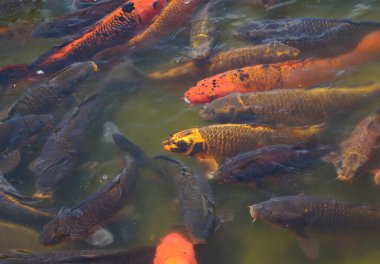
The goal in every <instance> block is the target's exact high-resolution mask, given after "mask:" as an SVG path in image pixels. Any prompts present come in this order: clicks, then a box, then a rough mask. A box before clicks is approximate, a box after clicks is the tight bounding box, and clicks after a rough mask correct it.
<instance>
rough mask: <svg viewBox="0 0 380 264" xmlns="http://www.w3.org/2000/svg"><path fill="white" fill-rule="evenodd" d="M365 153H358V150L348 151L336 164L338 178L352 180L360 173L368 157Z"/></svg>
mask: <svg viewBox="0 0 380 264" xmlns="http://www.w3.org/2000/svg"><path fill="white" fill-rule="evenodd" d="M363 158H365V157H364V156H363V155H358V154H357V153H356V152H349V151H346V152H345V153H343V155H342V156H341V158H340V159H339V160H337V161H336V162H335V163H334V165H335V167H336V173H337V177H336V178H337V179H338V180H340V181H351V180H353V179H354V178H355V177H356V176H357V175H358V174H360V169H361V168H362V166H363V165H364V164H365V162H366V160H367V159H365V160H364V159H363Z"/></svg>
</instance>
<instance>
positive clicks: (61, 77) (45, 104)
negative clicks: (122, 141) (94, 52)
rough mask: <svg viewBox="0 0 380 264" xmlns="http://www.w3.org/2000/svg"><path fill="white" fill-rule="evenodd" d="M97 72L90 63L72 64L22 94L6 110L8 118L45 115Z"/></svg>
mask: <svg viewBox="0 0 380 264" xmlns="http://www.w3.org/2000/svg"><path fill="white" fill-rule="evenodd" d="M96 71H98V67H97V65H96V64H95V63H94V62H92V61H87V62H79V63H74V64H72V65H70V66H68V67H66V68H65V69H63V70H61V71H59V72H58V73H57V74H55V75H54V76H52V77H50V78H49V79H48V80H46V81H43V82H41V83H37V84H36V85H34V86H32V87H30V88H29V89H27V90H26V91H25V92H23V93H22V94H21V95H20V96H19V97H18V99H17V100H16V102H15V103H13V104H12V106H10V107H9V108H8V110H7V116H8V118H10V117H13V116H23V115H28V114H46V113H49V112H51V111H52V110H54V108H56V107H57V106H58V105H59V104H60V103H62V102H63V101H65V100H67V99H68V98H69V96H70V95H71V94H73V93H74V92H75V91H76V90H77V89H78V87H79V84H80V83H81V82H82V81H84V80H85V79H87V78H88V77H89V76H90V75H91V74H92V73H94V72H96Z"/></svg>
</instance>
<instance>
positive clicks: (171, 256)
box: [153, 233, 198, 264]
mask: <svg viewBox="0 0 380 264" xmlns="http://www.w3.org/2000/svg"><path fill="white" fill-rule="evenodd" d="M171 263H173V264H174V263H176V264H177V263H178V264H197V263H198V262H197V260H196V258H195V251H194V248H193V245H192V244H191V243H190V242H188V241H187V240H186V239H185V238H183V237H182V236H181V235H180V234H178V233H170V234H168V235H166V236H165V237H164V238H163V239H162V241H161V243H160V244H159V245H158V246H157V249H156V253H155V256H154V261H153V264H171Z"/></svg>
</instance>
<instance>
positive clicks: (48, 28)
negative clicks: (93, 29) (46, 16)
mask: <svg viewBox="0 0 380 264" xmlns="http://www.w3.org/2000/svg"><path fill="white" fill-rule="evenodd" d="M123 3H125V0H116V1H115V0H113V1H106V2H100V3H99V2H96V3H95V4H94V5H93V6H90V7H87V8H84V9H81V10H79V11H76V12H73V13H71V14H69V15H66V16H62V17H59V18H57V19H53V20H50V21H47V22H44V23H42V24H40V25H38V26H37V27H36V28H35V29H34V30H33V31H32V36H33V37H35V38H59V37H63V36H66V35H73V34H77V33H78V32H80V31H82V30H83V29H85V28H86V27H88V26H91V25H92V24H94V23H95V22H97V21H98V20H99V19H101V18H103V17H104V16H106V15H108V14H109V13H111V12H112V11H114V10H115V9H116V8H118V7H119V6H120V5H122V4H123Z"/></svg>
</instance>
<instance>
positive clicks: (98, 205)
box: [38, 154, 138, 245]
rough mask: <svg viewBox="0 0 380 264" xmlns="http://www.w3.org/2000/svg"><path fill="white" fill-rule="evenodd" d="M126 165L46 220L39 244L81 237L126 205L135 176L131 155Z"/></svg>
mask: <svg viewBox="0 0 380 264" xmlns="http://www.w3.org/2000/svg"><path fill="white" fill-rule="evenodd" d="M125 159H126V166H125V168H124V169H123V171H122V172H121V174H120V175H118V176H117V177H116V178H115V179H114V180H113V181H112V182H111V183H109V184H107V185H106V186H104V187H102V188H100V189H98V190H97V191H96V192H95V193H93V194H92V195H90V196H89V197H87V198H86V199H84V200H83V201H81V202H80V203H79V204H77V205H75V206H74V207H72V208H71V209H65V210H63V211H61V212H59V213H58V215H57V216H55V217H54V218H53V219H52V220H51V221H50V222H49V223H47V224H46V225H45V226H44V228H43V230H42V232H41V234H40V236H39V240H38V241H39V243H40V244H42V245H54V244H58V243H61V242H63V241H65V240H83V239H85V238H86V237H87V236H89V235H91V234H92V233H94V232H95V231H96V230H97V229H98V228H99V227H100V225H102V224H103V223H105V222H107V220H109V219H110V218H111V217H112V216H114V215H115V214H116V213H117V212H119V211H120V210H121V209H122V208H123V206H124V205H125V204H126V202H127V199H128V197H129V195H130V193H131V192H132V190H133V188H134V185H135V182H136V179H137V174H138V172H137V167H136V164H135V161H134V159H133V157H132V156H130V155H129V154H127V155H126V156H125Z"/></svg>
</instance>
